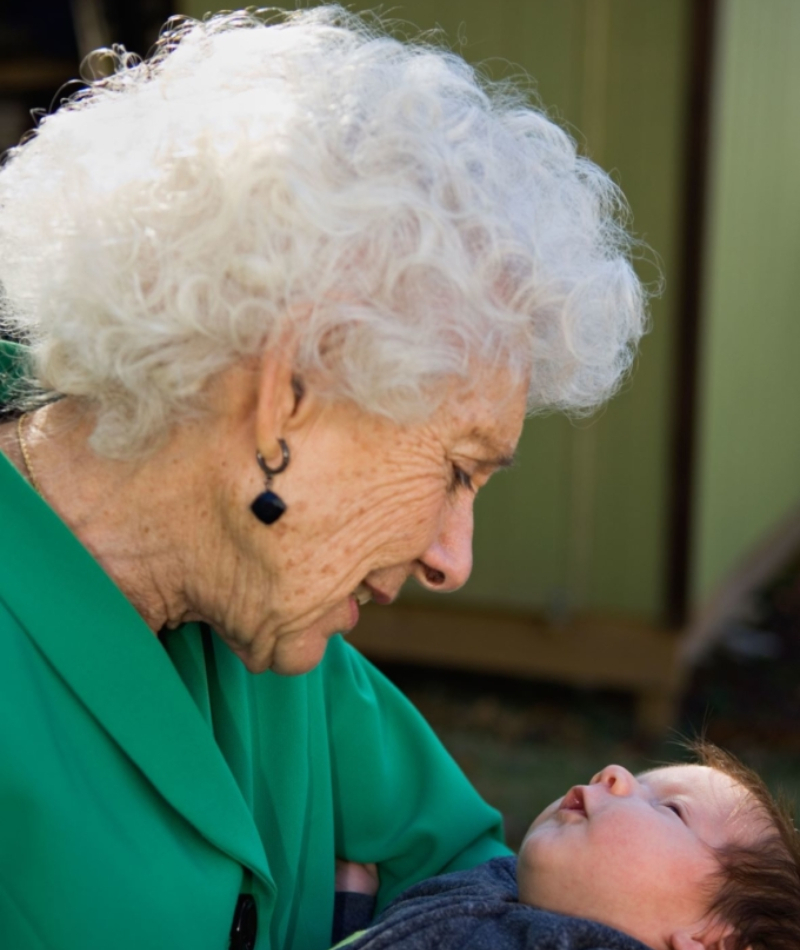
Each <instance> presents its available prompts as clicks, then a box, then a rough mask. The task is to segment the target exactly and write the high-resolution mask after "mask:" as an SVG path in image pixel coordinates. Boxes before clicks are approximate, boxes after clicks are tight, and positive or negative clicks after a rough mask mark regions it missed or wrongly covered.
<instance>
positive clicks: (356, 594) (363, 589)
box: [351, 581, 372, 607]
mask: <svg viewBox="0 0 800 950" xmlns="http://www.w3.org/2000/svg"><path fill="white" fill-rule="evenodd" d="M351 597H352V598H353V600H355V602H356V603H357V604H358V606H359V607H363V606H364V604H368V603H369V602H370V601H371V600H372V589H371V588H370V587H367V585H366V584H365V583H364V582H363V581H362V582H361V583H360V584H359V585H358V587H356V589H355V590H354V591H353V593H352V594H351Z"/></svg>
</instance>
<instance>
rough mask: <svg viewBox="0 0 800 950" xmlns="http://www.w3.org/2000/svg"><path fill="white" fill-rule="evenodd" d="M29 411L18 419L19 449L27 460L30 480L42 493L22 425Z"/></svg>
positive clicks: (26, 469) (23, 458)
mask: <svg viewBox="0 0 800 950" xmlns="http://www.w3.org/2000/svg"><path fill="white" fill-rule="evenodd" d="M27 415H28V413H27V412H23V413H22V415H21V416H20V417H19V419H17V443H18V444H19V450H20V452H22V460H23V461H24V462H25V471H26V472H27V473H28V481H29V482H30V483H31V485H33V487H34V488H35V489H36V491H37V492H38V493H39V494H40V495H41V494H42V489H41V488H39V483H38V482H37V481H36V476H35V475H34V474H33V467H32V466H31V457H30V455H29V454H28V446H27V443H26V442H25V435H24V433H23V431H22V426H23V424H24V422H25V419H26V418H27Z"/></svg>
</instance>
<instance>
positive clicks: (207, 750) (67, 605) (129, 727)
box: [0, 343, 274, 891]
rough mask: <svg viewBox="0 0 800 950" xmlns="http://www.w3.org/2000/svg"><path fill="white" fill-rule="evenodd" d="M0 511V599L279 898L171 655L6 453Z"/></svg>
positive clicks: (164, 782)
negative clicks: (0, 529) (0, 526)
mask: <svg viewBox="0 0 800 950" xmlns="http://www.w3.org/2000/svg"><path fill="white" fill-rule="evenodd" d="M9 348H10V345H9V344H5V343H3V344H0V350H1V351H2V353H3V354H5V356H6V358H8V356H9V353H8V351H9ZM20 349H21V348H18V347H16V348H11V353H10V356H11V360H12V362H13V361H15V360H18V356H17V355H15V352H16V353H18V352H19V351H20ZM23 352H24V351H23ZM0 355H1V354H0ZM1 368H2V367H0V369H1ZM0 506H2V515H0V522H1V523H2V526H3V528H2V532H1V533H0V601H3V602H4V603H5V604H6V606H7V607H8V609H9V611H10V612H11V613H12V615H13V616H14V617H15V618H16V619H17V621H18V622H19V624H20V626H22V627H23V628H24V629H25V632H26V633H27V635H28V636H29V637H30V639H31V640H32V641H33V642H34V643H35V644H36V645H37V647H38V648H39V650H40V651H41V652H42V653H43V654H44V656H45V657H46V658H47V660H48V661H49V662H50V663H51V664H52V666H53V667H54V668H55V669H56V670H57V671H58V673H59V675H60V676H61V677H62V679H63V680H64V681H65V682H66V683H67V684H68V685H69V686H70V688H71V689H72V690H73V692H74V693H75V694H76V696H78V698H79V699H80V700H81V701H82V702H83V704H84V705H85V706H86V708H87V709H88V710H89V711H90V712H91V714H92V715H93V716H94V717H95V719H96V720H97V722H98V723H99V724H100V725H101V726H102V728H103V729H105V730H106V732H107V733H108V734H109V735H110V736H111V737H112V739H113V740H114V741H115V742H116V743H117V744H118V745H119V746H120V748H121V749H122V750H123V751H124V753H125V754H126V755H127V756H128V757H129V758H130V759H131V761H132V762H134V763H135V765H136V766H137V767H138V768H139V769H140V770H141V772H142V773H144V775H146V776H147V778H148V779H149V780H150V782H151V783H152V784H153V785H154V786H155V788H156V789H157V790H158V791H159V792H160V794H161V795H162V796H163V797H164V798H165V799H166V800H167V801H168V802H169V803H170V804H171V805H172V806H173V807H174V808H175V810H176V811H177V812H179V813H180V814H181V815H182V816H183V817H184V818H185V819H186V820H187V821H188V822H190V823H191V824H192V825H193V826H194V827H195V828H196V829H197V831H198V832H199V833H200V834H201V835H203V837H205V838H206V839H207V840H208V841H210V842H211V843H212V844H213V845H215V846H216V847H218V848H220V849H221V850H222V851H224V852H226V853H227V854H229V855H231V856H232V857H233V858H235V859H236V860H237V861H239V862H240V863H241V864H243V865H245V866H246V867H249V868H250V869H251V870H252V871H253V872H254V874H255V875H256V876H257V877H258V878H260V879H261V882H262V883H263V884H264V886H265V887H266V888H267V889H268V890H269V891H272V890H274V885H273V883H272V881H271V878H270V875H269V871H268V865H267V860H266V856H265V854H264V849H263V845H262V843H261V840H260V838H259V835H258V831H257V829H256V826H255V823H254V821H253V817H252V815H251V813H250V811H249V809H248V807H247V804H246V803H245V800H244V798H243V797H242V794H241V791H240V790H239V787H238V786H237V784H236V781H235V779H234V777H233V775H232V773H231V771H230V769H229V767H228V765H227V763H226V762H225V759H224V758H223V755H222V753H221V751H220V749H219V747H218V746H217V744H216V742H215V741H214V737H213V734H212V733H211V731H210V730H209V728H208V725H207V724H206V723H205V722H204V721H203V718H202V716H201V715H200V713H199V711H198V709H197V707H196V706H195V704H194V702H193V701H192V699H191V697H190V696H189V693H188V692H187V690H186V688H185V686H184V684H183V683H182V681H181V679H180V677H179V676H178V673H177V671H176V670H175V668H174V667H173V665H172V663H171V662H170V659H169V657H168V655H167V653H166V652H165V650H164V649H163V647H162V646H161V644H160V643H159V642H158V639H157V638H156V637H155V636H154V635H153V633H152V631H151V630H150V629H149V628H148V627H147V626H146V624H145V623H144V621H143V620H142V619H141V617H140V616H139V614H137V613H136V611H135V610H134V608H133V606H132V605H131V604H130V603H129V601H128V600H127V599H126V598H125V597H124V596H123V595H122V593H121V592H120V590H119V589H118V588H117V587H116V585H115V584H114V583H113V581H112V580H111V578H110V577H109V576H108V575H107V574H106V573H105V572H104V571H103V569H102V568H101V567H100V565H99V564H98V563H97V561H95V559H94V558H93V557H92V556H91V555H90V554H89V552H88V551H87V550H86V548H84V547H83V545H82V544H81V543H80V542H79V541H78V540H77V538H76V537H75V536H74V535H73V534H72V532H71V531H70V530H69V529H68V528H67V526H66V525H65V524H64V523H63V522H62V521H61V520H60V518H59V517H58V516H57V515H56V514H55V512H53V511H52V510H51V509H50V508H49V506H48V505H46V504H45V503H44V502H43V501H42V499H41V498H40V497H39V496H38V495H37V494H36V492H34V491H33V489H32V488H31V487H30V486H29V485H28V484H27V482H26V481H25V480H24V479H23V478H22V476H21V475H20V474H19V472H17V470H16V469H15V468H14V467H13V466H12V465H11V463H10V462H9V461H8V460H7V459H6V458H5V456H3V455H2V453H0Z"/></svg>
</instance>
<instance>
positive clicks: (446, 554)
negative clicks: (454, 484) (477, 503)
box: [413, 497, 473, 593]
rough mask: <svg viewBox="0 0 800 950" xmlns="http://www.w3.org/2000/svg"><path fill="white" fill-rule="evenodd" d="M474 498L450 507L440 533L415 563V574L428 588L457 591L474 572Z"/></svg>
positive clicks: (464, 499) (443, 591)
mask: <svg viewBox="0 0 800 950" xmlns="http://www.w3.org/2000/svg"><path fill="white" fill-rule="evenodd" d="M472 528H473V517H472V497H465V498H462V499H459V501H458V502H457V503H456V504H455V505H454V506H453V507H452V508H449V509H448V510H447V511H446V512H445V514H444V516H443V521H442V524H441V527H440V530H439V532H438V534H437V536H436V537H435V538H434V540H433V542H432V543H431V545H430V546H429V547H428V549H427V551H425V553H424V554H423V555H422V557H421V558H419V560H417V561H416V562H415V564H414V569H413V573H414V577H416V579H417V580H418V581H419V583H420V584H421V585H422V586H423V587H427V588H428V590H434V591H440V592H442V593H447V592H449V591H453V590H458V588H459V587H462V586H463V585H464V584H466V582H467V578H468V577H469V575H470V573H471V572H472Z"/></svg>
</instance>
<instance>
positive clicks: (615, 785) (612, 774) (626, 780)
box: [589, 765, 636, 795]
mask: <svg viewBox="0 0 800 950" xmlns="http://www.w3.org/2000/svg"><path fill="white" fill-rule="evenodd" d="M589 784H590V785H605V787H606V788H607V789H608V791H609V792H611V794H612V795H630V794H631V792H632V791H633V790H634V788H635V787H636V779H635V778H634V777H633V775H631V773H630V772H629V771H628V770H627V769H626V768H625V767H624V766H622V765H607V766H606V767H605V768H604V769H603V770H602V771H600V772H598V773H597V775H595V776H594V778H593V779H592V780H591V782H590V783H589Z"/></svg>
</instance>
